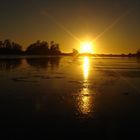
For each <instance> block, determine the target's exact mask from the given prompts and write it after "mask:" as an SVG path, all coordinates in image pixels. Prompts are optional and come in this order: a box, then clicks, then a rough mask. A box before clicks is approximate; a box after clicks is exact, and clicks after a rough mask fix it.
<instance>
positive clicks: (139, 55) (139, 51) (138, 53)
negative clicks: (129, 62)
mask: <svg viewBox="0 0 140 140" xmlns="http://www.w3.org/2000/svg"><path fill="white" fill-rule="evenodd" d="M136 55H137V56H138V57H140V49H138V50H137V53H136Z"/></svg>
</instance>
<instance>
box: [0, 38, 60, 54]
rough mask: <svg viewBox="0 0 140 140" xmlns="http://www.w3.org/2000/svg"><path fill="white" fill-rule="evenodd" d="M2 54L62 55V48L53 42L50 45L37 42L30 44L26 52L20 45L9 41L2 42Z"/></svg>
mask: <svg viewBox="0 0 140 140" xmlns="http://www.w3.org/2000/svg"><path fill="white" fill-rule="evenodd" d="M0 54H6V55H7V54H12V55H16V54H18V55H19V54H20V55H22V54H25V55H60V54H61V51H60V47H59V44H58V43H55V42H54V41H51V42H50V44H49V43H48V42H46V41H40V40H38V41H36V42H35V43H32V44H30V45H29V46H28V47H27V48H26V50H25V51H23V50H22V46H21V45H20V44H18V43H15V42H12V41H10V40H9V39H6V40H4V41H0Z"/></svg>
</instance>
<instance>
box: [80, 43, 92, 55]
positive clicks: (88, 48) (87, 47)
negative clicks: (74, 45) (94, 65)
mask: <svg viewBox="0 0 140 140" xmlns="http://www.w3.org/2000/svg"><path fill="white" fill-rule="evenodd" d="M80 53H93V43H92V42H88V41H86V42H82V43H81V45H80Z"/></svg>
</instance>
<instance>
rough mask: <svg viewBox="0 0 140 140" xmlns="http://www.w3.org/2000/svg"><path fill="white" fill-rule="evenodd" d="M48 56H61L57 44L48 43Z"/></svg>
mask: <svg viewBox="0 0 140 140" xmlns="http://www.w3.org/2000/svg"><path fill="white" fill-rule="evenodd" d="M50 54H52V55H58V54H61V51H60V48H59V44H57V43H54V41H51V43H50Z"/></svg>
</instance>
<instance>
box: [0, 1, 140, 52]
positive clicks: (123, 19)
mask: <svg viewBox="0 0 140 140" xmlns="http://www.w3.org/2000/svg"><path fill="white" fill-rule="evenodd" d="M0 18H1V20H0V40H4V39H11V40H12V41H16V42H18V43H20V44H21V45H22V46H23V48H24V49H26V47H27V46H28V45H29V44H31V43H33V42H36V41H37V40H45V41H48V42H50V41H52V40H54V41H55V42H57V43H59V44H60V48H61V50H62V51H63V52H71V51H72V48H75V49H78V50H79V48H80V42H81V41H86V40H89V41H93V44H94V48H93V49H94V52H95V53H115V54H117V53H129V52H131V53H133V52H136V51H137V49H139V48H140V27H139V26H140V1H139V0H0Z"/></svg>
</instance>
